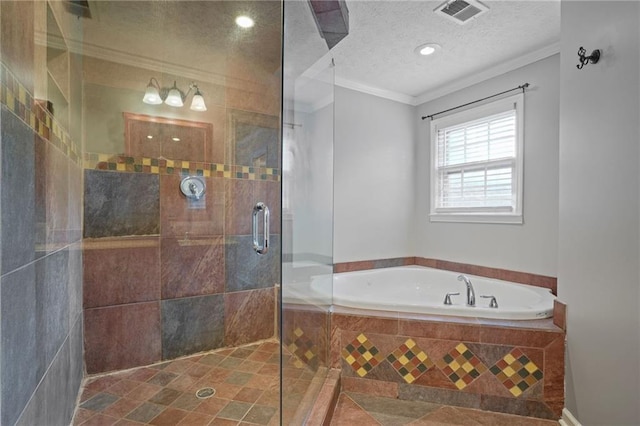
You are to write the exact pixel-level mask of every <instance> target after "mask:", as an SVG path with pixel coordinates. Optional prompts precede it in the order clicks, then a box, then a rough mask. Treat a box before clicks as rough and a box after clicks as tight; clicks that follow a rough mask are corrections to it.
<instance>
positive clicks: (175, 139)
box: [171, 138, 180, 142]
mask: <svg viewBox="0 0 640 426" xmlns="http://www.w3.org/2000/svg"><path fill="white" fill-rule="evenodd" d="M171 140H172V141H174V142H180V138H171Z"/></svg>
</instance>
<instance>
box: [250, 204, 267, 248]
mask: <svg viewBox="0 0 640 426" xmlns="http://www.w3.org/2000/svg"><path fill="white" fill-rule="evenodd" d="M260 212H263V214H262V221H263V222H262V224H263V225H262V231H263V236H262V245H260V242H259V241H258V214H259V213H260ZM253 249H254V250H255V251H256V253H258V254H266V253H267V252H268V251H269V207H267V205H266V204H265V203H263V202H259V203H257V204H256V205H255V206H254V207H253Z"/></svg>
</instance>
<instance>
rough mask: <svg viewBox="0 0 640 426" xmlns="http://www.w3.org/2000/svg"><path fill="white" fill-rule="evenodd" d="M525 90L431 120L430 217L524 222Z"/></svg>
mask: <svg viewBox="0 0 640 426" xmlns="http://www.w3.org/2000/svg"><path fill="white" fill-rule="evenodd" d="M522 117H523V95H522V94H519V95H516V96H511V97H508V98H505V99H501V100H499V101H496V102H492V103H490V104H486V105H483V106H480V107H477V108H473V109H470V110H466V111H463V112H460V113H457V114H452V115H449V116H446V117H443V118H440V119H437V120H433V121H432V122H431V214H430V218H431V221H441V222H486V223H522V187H523V185H522V183H523V182H522V171H523V170H522V169H523V157H522V153H523V123H522Z"/></svg>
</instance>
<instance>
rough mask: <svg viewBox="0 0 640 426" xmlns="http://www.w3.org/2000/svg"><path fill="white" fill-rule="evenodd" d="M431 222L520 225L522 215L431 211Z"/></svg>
mask: <svg viewBox="0 0 640 426" xmlns="http://www.w3.org/2000/svg"><path fill="white" fill-rule="evenodd" d="M429 220H430V221H431V222H453V223H497V224H507V225H522V224H523V223H524V222H523V219H522V215H517V214H477V213H446V214H442V213H432V214H430V215H429Z"/></svg>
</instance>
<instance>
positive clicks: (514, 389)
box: [341, 333, 544, 399]
mask: <svg viewBox="0 0 640 426" xmlns="http://www.w3.org/2000/svg"><path fill="white" fill-rule="evenodd" d="M378 337H379V335H378ZM375 339H376V338H375V337H374V338H373V340H375ZM373 340H371V339H370V337H369V336H367V335H365V334H364V333H360V334H359V335H358V337H356V338H355V339H354V340H352V341H350V342H349V343H347V344H346V345H345V346H344V347H343V348H342V351H341V357H342V359H343V361H345V362H346V364H347V366H349V367H351V369H352V370H353V371H354V372H355V374H357V375H358V376H359V377H360V378H365V376H369V374H370V373H372V374H373V373H374V371H375V370H376V369H380V368H382V369H385V368H388V367H382V366H381V364H382V363H383V361H385V360H386V361H387V362H388V363H389V364H390V366H391V367H392V368H393V370H394V371H395V372H396V373H398V374H399V376H400V377H401V378H402V380H404V382H405V383H407V384H412V383H414V382H415V381H416V380H417V379H418V378H419V377H420V376H422V375H424V374H425V373H427V372H428V371H429V370H431V369H433V368H437V369H438V370H440V371H441V372H442V374H444V376H445V377H447V379H449V381H450V382H451V383H452V384H453V385H454V386H455V388H457V389H458V390H463V389H464V388H466V387H467V386H469V385H471V383H473V382H474V381H476V380H477V379H479V378H480V377H481V376H483V375H491V374H493V376H495V378H496V379H497V380H498V381H499V383H500V384H502V385H503V386H504V387H505V388H506V389H507V390H508V391H509V392H510V393H511V394H512V395H513V397H514V398H519V397H521V396H523V395H524V394H525V392H526V391H527V390H528V389H529V388H531V387H532V386H533V385H535V384H536V383H538V382H540V381H541V380H542V379H543V377H544V373H543V371H542V370H541V368H540V367H539V366H538V365H536V364H535V363H534V362H533V361H532V360H531V359H530V358H529V357H527V356H526V355H525V354H524V352H523V351H522V350H521V349H520V348H518V347H512V348H511V349H510V350H509V352H508V353H507V354H506V355H505V356H504V357H502V358H501V359H499V360H498V361H496V362H494V363H492V364H489V365H491V367H487V365H485V363H484V362H483V361H482V360H481V359H480V358H478V356H477V355H476V354H475V353H473V352H472V351H471V349H469V348H468V347H467V345H465V344H464V343H463V342H459V343H458V344H456V345H455V347H453V348H452V349H451V350H449V352H447V353H446V354H444V356H442V357H440V358H439V359H436V360H435V362H433V361H432V360H433V359H434V358H432V356H430V355H428V352H430V351H431V349H430V348H427V349H422V348H420V347H419V346H418V345H417V344H416V342H415V341H414V340H413V339H412V338H409V339H407V340H406V341H405V342H404V343H403V344H402V345H400V346H399V347H396V349H394V350H393V352H391V353H389V354H388V355H386V356H384V355H383V352H382V351H381V349H380V347H379V346H378V345H377V344H376V343H375V342H374V341H373ZM343 344H344V342H343ZM381 374H383V376H384V375H385V373H381ZM374 376H376V377H374V380H379V377H377V376H378V375H376V374H374ZM385 377H386V379H384V380H389V376H385ZM367 378H368V377H367ZM531 397H532V395H526V398H531ZM533 398H534V399H536V397H533Z"/></svg>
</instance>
